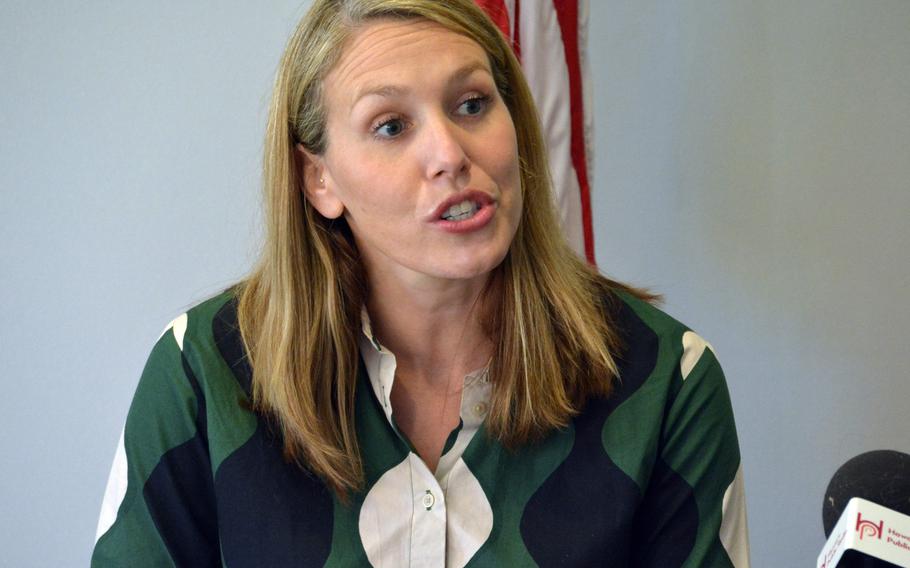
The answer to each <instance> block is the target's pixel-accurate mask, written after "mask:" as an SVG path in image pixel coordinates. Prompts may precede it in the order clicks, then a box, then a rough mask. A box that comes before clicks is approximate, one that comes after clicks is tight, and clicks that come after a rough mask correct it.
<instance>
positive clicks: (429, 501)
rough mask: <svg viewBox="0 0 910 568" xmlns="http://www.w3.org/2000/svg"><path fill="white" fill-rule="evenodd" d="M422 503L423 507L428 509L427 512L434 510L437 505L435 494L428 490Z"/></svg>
mask: <svg viewBox="0 0 910 568" xmlns="http://www.w3.org/2000/svg"><path fill="white" fill-rule="evenodd" d="M421 501H422V502H423V506H424V507H426V509H427V511H429V510H430V509H432V508H433V505H435V504H436V497H434V496H433V494H432V493H430V490H429V489H427V492H426V493H424V495H423V499H421Z"/></svg>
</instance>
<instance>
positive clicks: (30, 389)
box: [0, 0, 910, 567]
mask: <svg viewBox="0 0 910 568" xmlns="http://www.w3.org/2000/svg"><path fill="white" fill-rule="evenodd" d="M302 13H303V8H302V7H301V6H300V5H299V3H298V2H291V1H285V2H272V3H270V7H269V9H268V10H267V11H265V10H262V9H256V8H255V7H254V6H253V5H252V4H248V3H241V2H236V1H235V2H194V3H191V5H186V4H185V3H178V2H165V3H160V2H159V3H149V2H131V3H127V4H123V3H120V4H107V3H101V2H96V3H75V2H56V3H50V2H39V1H30V2H26V1H24V0H14V1H10V0H6V1H5V2H3V3H2V4H0V133H2V136H0V191H2V194H0V195H2V201H0V204H2V205H0V266H2V272H0V318H2V321H3V322H4V324H5V325H3V326H2V329H0V353H2V356H3V360H4V370H3V372H2V375H0V377H2V386H3V389H4V391H5V392H6V396H4V397H2V398H0V428H2V432H3V435H2V436H0V443H2V448H0V449H2V451H0V456H2V458H0V459H2V470H0V471H2V474H0V503H2V507H3V510H4V511H5V512H6V514H5V515H3V516H2V519H0V550H2V551H3V552H2V555H3V558H2V559H0V565H9V566H17V567H18V566H69V565H85V564H86V563H87V561H88V557H89V554H90V549H91V543H92V540H93V536H94V525H95V521H96V517H97V512H98V507H99V505H100V500H101V496H102V493H103V490H104V483H105V480H106V476H107V471H108V467H109V465H110V461H111V458H112V456H113V450H114V446H115V444H116V442H117V437H118V435H119V431H120V428H121V426H122V422H123V419H124V417H125V414H126V410H127V406H128V404H129V400H130V397H131V395H132V391H133V389H134V387H135V384H136V380H137V379H138V376H139V373H140V371H141V368H142V365H143V363H144V359H145V356H146V355H147V353H148V350H149V348H150V347H151V345H152V343H153V342H154V340H155V338H156V337H157V336H158V334H159V332H160V331H161V329H162V328H163V326H164V325H165V324H166V323H167V322H168V321H169V320H170V319H171V318H172V317H174V316H175V315H177V314H179V313H180V312H181V311H183V309H184V308H185V307H186V306H188V305H189V304H190V303H192V302H193V301H195V300H198V299H201V298H203V297H205V296H206V295H207V294H209V293H211V292H213V291H215V290H217V289H219V288H220V287H221V286H224V285H226V284H228V283H230V282H231V281H233V280H234V279H236V278H237V277H239V276H240V275H242V274H243V272H244V271H245V270H246V268H247V267H248V266H249V263H250V261H251V259H252V258H253V257H254V255H255V252H256V241H257V238H258V235H259V225H258V199H259V197H258V193H257V192H258V175H259V174H258V169H259V158H260V153H261V138H262V129H263V125H264V120H265V108H266V105H267V101H268V93H269V89H270V81H271V75H272V72H273V70H274V69H275V66H276V64H277V60H278V57H279V54H280V51H281V47H282V44H283V42H284V40H285V38H286V37H287V35H288V34H289V33H290V30H291V28H292V26H293V24H294V22H295V21H296V19H297V18H298V17H299V16H300V15H301V14H302ZM907 30H910V3H908V2H906V1H905V0H865V1H863V2H856V1H838V0H799V1H797V2H793V1H792V0H791V1H786V0H763V1H760V2H753V1H746V0H726V1H725V2H708V1H706V0H686V1H680V2H675V3H669V2H658V1H656V0H625V1H620V0H607V1H600V0H592V6H591V71H592V74H593V81H594V89H595V104H596V112H597V147H596V148H597V154H596V158H595V164H596V176H595V195H594V208H595V219H596V233H597V251H598V262H599V264H600V266H601V267H602V268H603V269H604V270H606V271H607V272H608V273H610V274H611V275H613V276H615V277H618V278H620V279H624V280H628V281H631V282H634V283H637V284H642V285H647V286H650V287H652V288H653V289H655V290H657V291H659V292H662V293H663V294H664V295H665V296H666V300H667V301H666V305H665V307H666V309H667V310H668V311H670V312H671V313H673V314H674V315H676V316H677V317H678V318H679V319H681V320H683V321H685V322H686V323H687V324H689V325H690V326H691V327H693V328H694V329H696V330H698V331H699V332H700V333H701V334H703V335H704V336H705V337H707V338H708V339H709V340H710V341H712V343H713V344H714V346H715V347H716V349H717V351H718V353H719V354H720V357H721V360H722V361H723V363H724V366H725V369H726V372H727V376H728V379H729V383H730V389H731V393H732V396H733V402H734V406H735V410H736V414H737V421H738V426H739V432H740V442H741V445H742V448H743V459H744V463H745V470H746V484H747V492H748V499H749V522H750V528H751V534H752V548H753V563H754V564H755V565H756V566H759V567H764V566H804V565H809V564H810V563H811V562H813V561H814V558H815V555H816V554H817V552H818V550H819V549H820V547H821V545H822V543H823V538H822V533H821V527H820V521H819V519H820V514H819V513H820V508H821V500H822V495H823V491H824V488H825V485H826V483H827V480H828V478H829V477H830V475H831V473H832V472H833V471H834V470H835V469H836V468H837V467H838V466H839V465H840V464H841V463H842V462H843V461H845V460H846V459H848V458H849V457H851V456H853V455H855V454H857V453H859V452H862V451H865V450H870V449H875V448H884V447H888V448H895V449H899V450H902V451H910V447H908V446H910V442H908V436H907V432H908V425H910V423H908V419H907V418H906V414H907V410H906V404H907V400H908V399H910V386H908V385H910V383H908V381H907V380H905V376H906V372H905V369H906V368H907V366H908V363H910V355H908V350H907V349H906V346H905V343H906V340H905V339H904V334H903V333H902V332H903V331H904V330H905V329H906V328H907V327H908V325H910V308H908V302H907V300H906V292H907V289H908V284H910V266H908V262H907V259H908V254H907V249H908V248H910V229H908V223H907V222H906V220H905V216H906V214H907V212H908V211H910V182H908V180H910V97H908V96H907V93H910V34H908V33H907Z"/></svg>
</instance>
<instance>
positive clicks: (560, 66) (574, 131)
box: [475, 0, 594, 264]
mask: <svg viewBox="0 0 910 568" xmlns="http://www.w3.org/2000/svg"><path fill="white" fill-rule="evenodd" d="M475 1H476V2H477V4H478V5H480V7H481V8H483V9H484V11H486V13H487V14H488V15H489V16H490V18H491V19H492V20H493V21H494V22H495V23H496V25H497V26H499V29H500V30H502V33H503V34H504V35H505V36H506V37H507V38H508V39H509V41H510V42H511V44H512V48H513V49H514V51H515V54H516V55H517V56H518V58H519V59H520V60H521V65H522V68H523V69H524V72H525V76H526V77H527V79H528V83H529V84H530V87H531V92H532V94H533V95H534V101H535V102H536V103H537V109H538V112H539V113H540V121H541V124H542V126H543V133H544V137H545V139H546V142H547V149H548V152H549V158H550V172H551V174H552V176H553V186H554V187H553V189H554V191H555V193H556V203H557V207H558V208H559V216H560V222H561V224H562V229H563V232H564V233H565V236H566V239H567V240H568V242H569V244H570V245H571V246H572V248H573V249H575V251H576V252H578V254H580V255H583V256H584V257H585V258H587V259H588V262H590V263H591V264H594V232H593V229H592V226H591V186H590V182H591V170H592V163H591V158H592V155H593V154H592V141H593V120H592V113H591V102H590V101H591V95H590V87H589V81H588V75H589V74H588V66H587V49H586V47H587V23H588V2H587V0H475Z"/></svg>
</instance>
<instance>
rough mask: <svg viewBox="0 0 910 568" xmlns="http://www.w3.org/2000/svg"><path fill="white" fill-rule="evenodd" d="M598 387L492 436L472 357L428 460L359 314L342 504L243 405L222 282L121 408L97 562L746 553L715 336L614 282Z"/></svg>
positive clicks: (644, 562) (245, 390)
mask: <svg viewBox="0 0 910 568" xmlns="http://www.w3.org/2000/svg"><path fill="white" fill-rule="evenodd" d="M617 300H618V301H616V302H613V304H614V305H615V306H614V309H615V310H616V313H615V314H614V319H615V321H616V322H618V323H619V325H620V327H621V329H622V331H623V336H624V339H625V343H626V348H625V350H624V352H623V353H622V354H621V356H620V357H619V364H620V377H621V378H620V380H619V381H618V382H617V383H616V388H615V390H614V392H613V394H612V395H611V396H610V397H609V398H606V399H597V400H593V401H591V402H589V403H588V405H587V406H586V407H585V408H584V410H583V412H582V413H581V414H580V415H579V416H577V417H576V418H575V419H574V420H573V421H572V423H571V424H570V426H569V427H567V428H565V429H563V430H559V431H554V432H552V433H551V434H549V435H548V436H547V437H546V438H545V439H543V440H542V441H540V442H538V443H536V444H534V445H529V446H526V447H523V448H521V449H519V450H506V449H505V448H503V447H502V446H501V445H500V444H499V443H497V441H496V440H495V439H493V438H492V437H491V436H489V435H487V433H486V432H485V431H484V427H483V419H484V417H485V414H486V411H487V406H488V403H489V396H490V385H489V383H488V380H487V375H486V372H485V370H483V369H481V370H479V371H477V372H476V373H471V374H470V375H468V376H467V377H466V378H465V386H464V389H463V394H462V401H461V424H460V425H459V427H458V428H456V430H455V431H453V432H452V434H451V435H450V436H449V439H448V441H447V443H446V447H445V449H444V454H443V456H442V458H441V459H440V462H439V466H438V467H437V469H436V471H435V472H434V471H430V470H429V469H428V468H427V466H426V465H425V464H424V462H423V461H422V460H421V459H420V458H419V457H418V456H417V455H415V454H414V453H413V452H412V451H411V446H410V444H409V443H408V441H407V439H405V438H404V437H403V436H402V434H401V433H400V432H399V431H398V430H397V429H396V428H395V425H394V420H393V413H392V408H391V405H390V403H389V400H388V394H389V393H390V392H391V387H392V380H393V378H394V367H395V359H394V355H393V354H391V353H389V352H388V351H387V350H386V349H385V348H383V347H382V345H380V344H379V343H378V342H377V341H376V340H375V338H374V337H372V335H371V333H370V331H369V321H368V318H364V333H363V336H362V338H361V346H360V347H361V355H362V358H361V361H360V380H361V385H360V388H358V390H357V397H356V412H357V414H356V427H357V432H358V436H359V438H360V447H361V451H362V457H363V461H364V469H365V474H366V484H365V488H364V490H363V491H362V492H361V493H358V494H355V495H354V496H353V498H352V499H350V500H349V502H348V503H346V504H343V503H342V502H340V501H339V500H337V499H336V498H335V496H334V494H333V493H332V492H331V491H329V490H328V489H327V488H326V486H325V485H324V484H323V483H322V481H321V480H320V479H319V478H318V477H316V476H314V475H312V474H310V473H308V472H307V471H305V470H303V469H301V468H300V467H299V466H297V465H293V464H289V463H287V462H286V461H285V460H284V458H283V457H282V441H281V438H280V433H279V430H278V429H277V428H276V427H275V425H274V424H272V423H271V422H270V421H269V420H268V419H267V418H265V417H263V416H260V415H257V414H256V413H254V412H253V411H251V410H250V404H249V403H250V380H251V370H250V367H249V365H248V362H247V360H246V357H245V353H244V348H243V343H242V341H241V338H240V334H239V330H238V327H237V314H236V303H235V298H234V296H233V295H232V293H231V292H224V293H222V294H221V295H219V296H216V297H214V298H212V299H209V300H207V301H205V302H203V303H202V304H199V305H198V306H196V307H194V308H192V309H191V310H189V311H188V312H187V313H186V314H184V315H182V316H180V317H178V318H177V319H176V320H174V322H172V324H171V325H170V326H169V327H168V328H167V329H166V330H165V332H164V333H163V334H162V336H161V338H160V339H159V340H158V342H157V343H156V345H155V347H154V348H153V350H152V353H151V355H150V357H149V360H148V363H147V364H146V367H145V370H144V371H143V373H142V377H141V379H140V381H139V385H138V387H137V389H136V394H135V397H134V399H133V403H132V405H131V407H130V411H129V415H128V417H127V421H126V426H125V428H124V432H123V436H122V437H121V441H120V444H119V446H118V449H117V453H116V456H115V459H114V466H113V468H112V471H111V474H110V478H109V480H108V487H107V491H106V494H105V498H104V503H103V505H102V512H101V518H100V520H99V524H98V531H97V540H96V543H95V549H94V553H93V556H92V566H95V567H106V566H131V567H141V566H190V567H204V566H228V567H230V568H243V567H253V566H257V567H260V566H265V567H284V566H295V567H298V566H299V567H311V566H313V567H315V566H327V567H341V566H382V567H387V568H398V567H404V566H411V567H460V566H472V567H474V566H477V567H480V566H490V567H493V566H497V567H499V566H501V567H523V566H543V567H548V566H567V567H576V566H578V567H581V566H584V567H587V566H593V567H614V566H615V567H626V566H634V567H655V568H657V567H659V568H670V567H676V566H687V567H715V566H716V567H730V566H732V567H735V568H744V567H747V566H748V565H749V546H748V537H747V532H746V517H745V501H744V496H743V482H742V467H741V464H740V453H739V447H738V442H737V438H736V429H735V426H734V422H733V413H732V409H731V405H730V398H729V394H728V392H727V385H726V383H725V380H724V376H723V373H722V371H721V368H720V365H719V364H718V362H717V359H716V358H715V356H714V352H713V350H712V348H711V347H710V345H708V344H707V343H706V342H705V341H704V340H702V339H701V338H700V337H699V336H698V335H696V334H695V333H693V332H692V331H690V330H688V329H687V328H686V327H685V326H683V325H682V324H680V323H678V322H677V321H675V320H673V319H672V318H670V317H669V316H667V315H666V314H664V313H662V312H661V311H659V310H658V309H656V308H654V307H653V306H651V305H649V304H646V303H644V302H641V301H639V300H636V299H634V298H631V297H628V296H626V295H618V296H617Z"/></svg>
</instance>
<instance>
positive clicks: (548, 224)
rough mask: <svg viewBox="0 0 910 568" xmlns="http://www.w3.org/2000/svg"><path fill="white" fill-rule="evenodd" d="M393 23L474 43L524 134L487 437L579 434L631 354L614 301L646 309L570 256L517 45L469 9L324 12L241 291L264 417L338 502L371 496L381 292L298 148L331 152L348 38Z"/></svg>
mask: <svg viewBox="0 0 910 568" xmlns="http://www.w3.org/2000/svg"><path fill="white" fill-rule="evenodd" d="M382 18H397V19H423V20H429V21H432V22H435V23H437V24H439V25H441V26H443V27H445V28H447V29H449V30H452V31H454V32H456V33H459V34H462V35H464V36H467V37H469V38H471V39H472V40H474V41H475V42H477V43H478V44H479V45H480V46H481V47H483V49H484V50H485V51H486V53H487V54H488V56H489V59H490V64H491V67H492V69H493V74H494V79H495V81H496V84H497V88H498V89H499V91H500V94H501V96H502V98H503V100H504V101H505V103H506V105H507V107H508V109H509V111H510V113H511V115H512V120H513V122H514V124H515V129H516V135H517V139H518V153H519V160H520V164H521V183H522V192H523V198H524V207H523V210H522V213H521V220H520V222H519V226H518V229H517V232H516V235H515V238H514V240H513V242H512V244H511V248H510V250H509V252H508V254H507V256H506V258H505V260H504V261H503V262H502V263H501V264H500V266H499V267H497V269H495V270H494V273H493V275H492V277H491V279H490V284H489V285H488V287H487V291H486V301H485V303H484V305H485V306H486V308H487V309H486V315H485V320H484V321H485V329H486V331H487V332H488V333H489V335H490V337H491V338H492V339H493V342H494V356H493V359H492V362H491V366H490V378H491V381H492V383H493V393H492V401H491V408H490V412H489V415H488V417H487V419H486V429H487V431H488V432H489V434H490V435H492V436H495V437H496V438H498V439H499V440H500V441H501V442H502V443H503V444H504V445H506V446H507V447H516V446H518V445H521V444H524V443H527V442H530V441H533V440H534V439H537V438H539V437H541V436H542V435H544V434H545V433H546V432H548V431H550V430H552V429H554V428H560V427H564V426H566V425H567V424H568V423H569V421H570V420H571V418H572V417H573V416H574V415H576V414H577V413H578V412H579V411H580V410H581V408H582V407H583V405H584V404H585V402H586V400H587V399H588V398H590V397H593V396H598V397H600V396H607V395H609V393H610V391H611V387H612V384H613V381H614V380H615V378H616V376H617V365H616V362H615V355H616V354H617V353H618V351H619V349H620V347H621V343H620V338H619V335H618V332H617V330H616V329H615V327H614V325H613V324H612V322H611V318H610V312H611V309H610V306H609V305H607V304H608V303H609V302H610V298H612V295H611V291H610V290H611V289H613V288H616V287H620V288H623V289H626V290H630V291H632V292H633V293H636V294H638V295H640V296H642V297H647V295H646V294H644V293H639V292H637V291H634V290H631V289H629V288H627V287H625V286H623V285H621V284H618V283H615V282H612V281H609V280H606V279H605V278H603V277H601V276H600V275H598V274H597V273H596V271H595V270H594V269H593V268H591V267H590V266H588V265H587V263H585V262H584V261H583V260H581V259H579V258H578V257H577V256H576V255H575V254H574V253H573V252H572V251H571V250H570V249H569V247H568V246H567V244H566V243H565V241H564V239H563V236H562V233H561V231H560V228H559V225H558V222H557V218H556V214H555V210H554V205H553V200H552V196H551V188H550V177H549V172H548V167H547V157H546V155H545V148H544V142H543V138H542V136H541V132H540V126H539V120H538V117H537V111H536V108H535V106H534V102H533V99H532V97H531V93H530V91H529V89H528V86H527V83H526V82H525V79H524V76H523V75H522V73H521V69H520V65H519V63H518V61H517V59H516V58H515V56H514V54H513V53H512V51H511V49H510V47H509V45H508V43H507V42H506V40H505V39H504V38H503V36H502V35H501V34H500V33H499V30H498V29H497V28H496V27H495V25H494V24H493V23H492V22H491V21H490V20H489V19H488V18H487V17H486V15H485V14H484V13H483V12H482V11H481V10H480V9H479V8H478V7H477V6H475V5H474V3H473V2H472V0H449V1H445V2H442V1H439V0H317V1H316V2H315V3H314V5H313V7H312V8H311V9H310V11H309V12H308V13H307V15H306V16H305V17H304V19H303V20H302V21H301V22H300V24H299V25H298V27H297V29H296V31H295V32H294V34H293V35H292V36H291V38H290V40H289V42H288V45H287V48H286V50H285V53H284V56H283V58H282V60H281V65H280V67H279V69H278V74H277V78H276V82H275V87H274V94H273V98H272V104H271V109H270V113H269V122H268V128H267V133H266V144H265V163H264V192H265V210H266V227H267V234H266V239H265V243H264V248H263V251H262V254H261V257H260V260H259V263H258V264H257V266H256V267H255V269H254V270H253V272H252V273H251V275H250V276H249V277H248V278H247V279H246V280H245V281H244V282H242V283H241V284H240V285H239V287H238V319H239V324H240V329H241V333H242V336H243V341H244V344H245V347H246V349H247V353H248V355H249V358H250V363H251V365H252V368H253V403H254V405H255V407H256V408H257V410H259V411H261V412H263V413H266V414H268V415H269V416H270V417H272V418H273V419H274V420H275V421H276V422H277V424H278V425H279V427H280V430H281V433H282V435H283V439H284V452H285V456H286V457H287V458H288V459H290V460H294V461H296V462H297V463H299V464H300V465H301V466H302V467H305V468H307V469H309V470H311V471H313V472H315V473H316V474H318V475H319V476H321V477H322V478H323V480H324V481H325V482H326V483H327V484H328V485H329V486H330V487H331V488H332V489H333V490H334V491H335V492H336V493H337V494H339V495H340V496H344V495H346V494H347V492H348V491H351V490H357V489H359V488H361V487H362V484H363V466H362V463H361V458H360V450H359V447H358V440H357V434H356V429H355V415H354V397H355V390H356V384H357V380H358V379H357V375H358V361H359V352H358V341H357V333H359V331H358V330H359V321H360V310H361V307H362V306H363V305H364V302H365V300H366V294H367V286H368V282H367V279H366V276H365V273H364V271H363V267H362V265H361V262H360V257H359V253H358V251H357V248H356V246H355V245H354V241H353V238H352V235H351V233H350V229H349V228H348V226H347V223H346V222H345V221H344V220H343V219H339V220H328V219H326V218H324V217H322V216H321V215H319V214H318V213H317V212H316V211H315V210H314V209H313V207H312V206H310V204H309V202H308V201H307V200H306V199H305V198H304V196H303V191H302V190H303V183H304V180H303V173H302V169H301V167H300V166H301V165H300V163H299V162H298V161H297V160H298V158H297V155H298V152H296V151H295V145H296V144H298V143H299V144H301V145H302V146H303V147H305V148H306V149H307V150H308V151H309V152H311V153H314V154H321V153H323V152H324V151H325V149H326V147H327V144H328V140H327V139H326V132H325V122H326V119H325V111H324V106H323V101H322V93H321V86H322V81H323V78H324V77H325V76H326V74H327V73H328V72H329V70H331V69H332V67H333V66H334V65H335V63H336V62H337V61H338V59H339V57H340V55H341V52H342V50H343V48H344V44H345V41H346V40H347V39H348V38H349V37H350V36H351V34H352V33H353V32H354V31H356V30H357V29H358V27H360V26H363V25H365V24H368V23H370V22H371V21H375V20H377V19H382Z"/></svg>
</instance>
